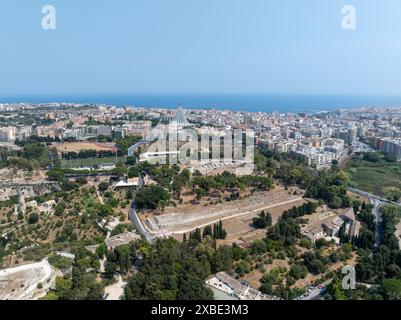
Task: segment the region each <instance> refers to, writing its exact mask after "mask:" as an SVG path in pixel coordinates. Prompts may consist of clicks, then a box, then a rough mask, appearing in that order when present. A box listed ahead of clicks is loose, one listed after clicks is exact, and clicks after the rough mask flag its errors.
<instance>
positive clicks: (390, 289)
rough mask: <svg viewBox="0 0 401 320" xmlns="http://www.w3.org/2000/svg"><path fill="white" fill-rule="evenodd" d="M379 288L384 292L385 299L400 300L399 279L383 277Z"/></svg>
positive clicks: (400, 288) (400, 281)
mask: <svg viewBox="0 0 401 320" xmlns="http://www.w3.org/2000/svg"><path fill="white" fill-rule="evenodd" d="M381 289H382V291H383V293H384V297H385V299H387V300H401V280H399V279H385V280H384V281H383V283H382V286H381Z"/></svg>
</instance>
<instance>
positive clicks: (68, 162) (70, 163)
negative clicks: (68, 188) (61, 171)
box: [61, 156, 125, 169]
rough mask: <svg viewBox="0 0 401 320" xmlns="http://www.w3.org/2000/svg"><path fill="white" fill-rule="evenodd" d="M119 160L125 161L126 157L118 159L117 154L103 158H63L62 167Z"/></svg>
mask: <svg viewBox="0 0 401 320" xmlns="http://www.w3.org/2000/svg"><path fill="white" fill-rule="evenodd" d="M118 161H125V159H124V157H118V158H117V160H116V157H115V156H111V157H101V158H80V159H71V160H67V159H63V160H61V167H62V168H65V169H69V168H79V167H93V166H98V165H101V164H103V163H117V162H118Z"/></svg>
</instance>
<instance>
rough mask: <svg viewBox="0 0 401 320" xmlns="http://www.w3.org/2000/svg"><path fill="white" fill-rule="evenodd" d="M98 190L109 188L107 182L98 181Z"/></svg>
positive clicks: (102, 190)
mask: <svg viewBox="0 0 401 320" xmlns="http://www.w3.org/2000/svg"><path fill="white" fill-rule="evenodd" d="M98 188H99V191H101V192H104V191H106V190H107V189H108V188H109V184H108V183H107V182H101V183H99V186H98Z"/></svg>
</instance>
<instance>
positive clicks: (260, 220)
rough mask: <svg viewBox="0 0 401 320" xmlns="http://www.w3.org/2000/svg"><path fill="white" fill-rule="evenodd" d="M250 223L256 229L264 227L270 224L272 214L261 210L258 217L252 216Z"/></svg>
mask: <svg viewBox="0 0 401 320" xmlns="http://www.w3.org/2000/svg"><path fill="white" fill-rule="evenodd" d="M252 225H253V226H254V227H255V228H256V229H264V228H266V227H269V226H271V225H272V216H271V214H270V213H265V212H264V211H262V212H261V213H260V214H259V216H258V217H255V218H253V220H252Z"/></svg>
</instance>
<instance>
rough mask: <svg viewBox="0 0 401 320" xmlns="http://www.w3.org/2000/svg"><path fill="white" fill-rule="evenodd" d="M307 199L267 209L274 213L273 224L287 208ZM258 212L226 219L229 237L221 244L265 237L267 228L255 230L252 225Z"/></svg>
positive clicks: (225, 226)
mask: <svg viewBox="0 0 401 320" xmlns="http://www.w3.org/2000/svg"><path fill="white" fill-rule="evenodd" d="M305 202H306V200H305V199H299V200H296V201H294V202H290V203H285V204H282V205H277V206H275V207H272V208H270V209H268V210H267V212H269V213H270V214H271V215H272V222H273V224H275V223H277V220H278V218H279V217H280V216H281V215H282V214H283V212H284V211H285V210H288V209H290V208H292V207H294V206H300V205H302V204H303V203H305ZM257 215H258V213H255V214H252V215H247V216H240V217H235V218H232V219H227V220H225V221H224V224H223V225H224V229H225V230H226V231H227V238H226V239H225V240H222V241H221V242H219V244H222V245H223V244H231V243H233V242H235V241H236V240H239V239H241V240H243V241H245V242H252V241H254V240H258V239H263V238H264V237H265V236H266V230H265V229H259V230H255V228H253V227H252V220H253V218H254V217H256V216H257Z"/></svg>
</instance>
